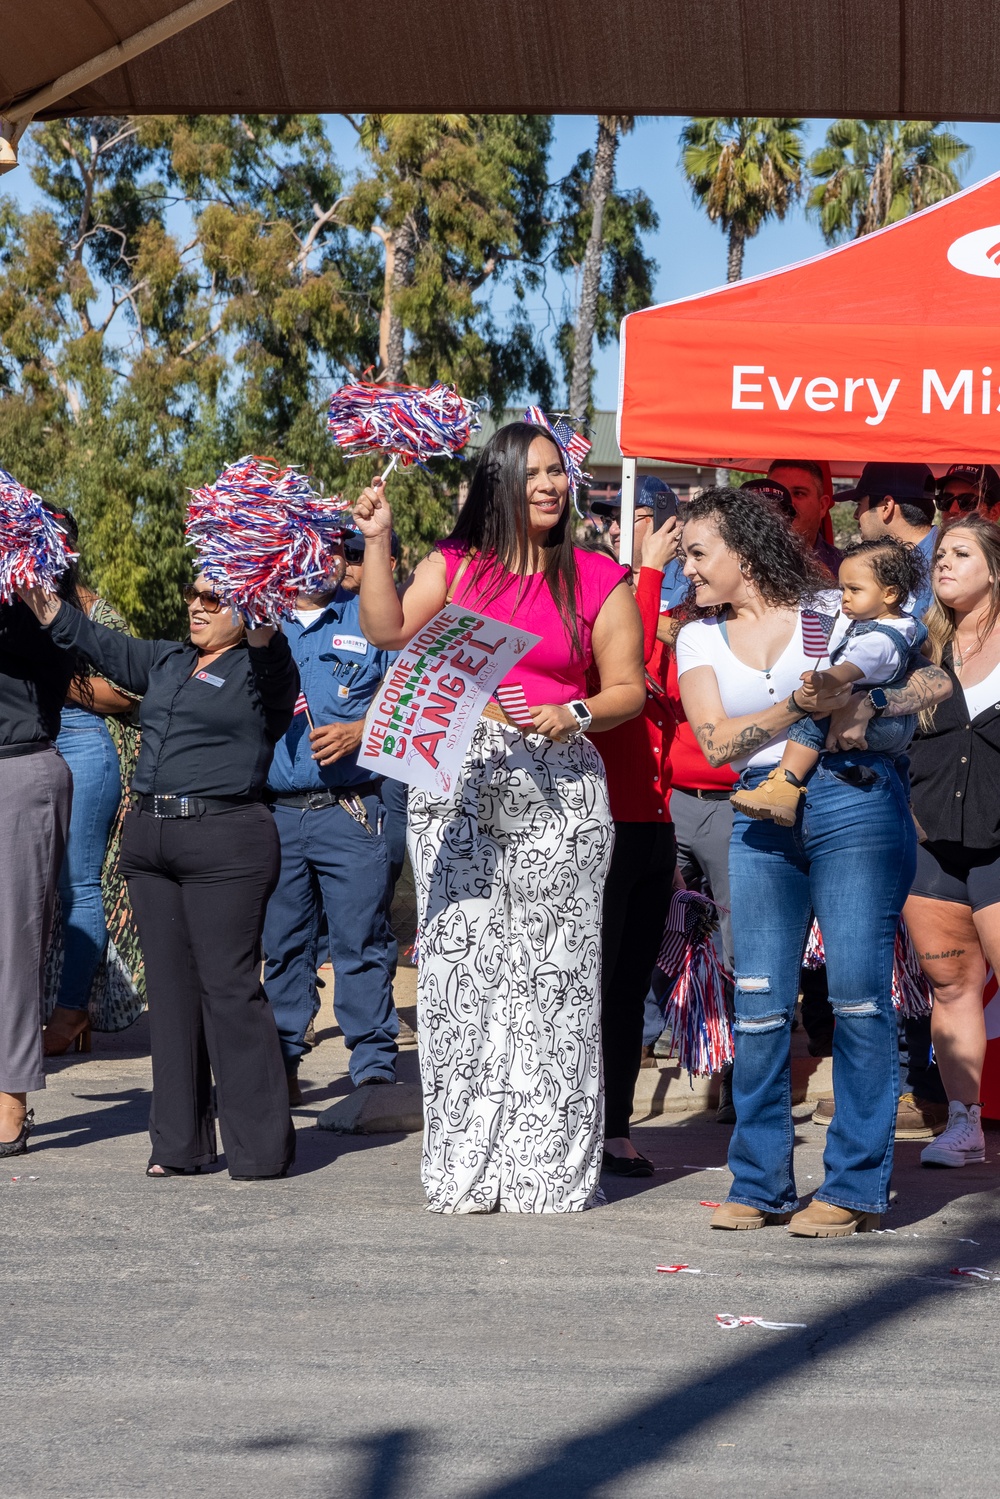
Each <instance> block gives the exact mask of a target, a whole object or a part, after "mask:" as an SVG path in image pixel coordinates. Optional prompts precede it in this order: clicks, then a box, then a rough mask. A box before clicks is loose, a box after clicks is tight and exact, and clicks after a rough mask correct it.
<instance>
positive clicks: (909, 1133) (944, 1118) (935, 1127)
mask: <svg viewBox="0 0 1000 1499" xmlns="http://www.w3.org/2000/svg"><path fill="white" fill-rule="evenodd" d="M947 1124H948V1105H947V1104H946V1103H931V1101H930V1099H927V1098H918V1097H917V1096H916V1094H915V1093H901V1094H900V1095H899V1108H898V1109H897V1110H896V1139H897V1140H933V1139H934V1136H935V1135H939V1134H941V1132H942V1130H944V1129H945V1128H946V1127H947Z"/></svg>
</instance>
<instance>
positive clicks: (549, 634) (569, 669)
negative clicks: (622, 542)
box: [438, 541, 629, 708]
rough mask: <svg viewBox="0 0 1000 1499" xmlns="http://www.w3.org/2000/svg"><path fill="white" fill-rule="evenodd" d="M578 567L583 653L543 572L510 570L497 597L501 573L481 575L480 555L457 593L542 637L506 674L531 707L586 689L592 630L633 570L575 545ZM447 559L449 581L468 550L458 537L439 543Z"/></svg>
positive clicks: (471, 604) (568, 699)
mask: <svg viewBox="0 0 1000 1499" xmlns="http://www.w3.org/2000/svg"><path fill="white" fill-rule="evenodd" d="M573 550H574V556H575V558H576V572H577V621H578V629H579V632H580V647H581V652H582V654H581V655H579V656H577V655H574V653H573V648H572V641H571V639H570V635H569V631H568V630H567V629H566V626H565V625H564V624H563V621H562V619H561V618H560V615H559V610H558V609H557V608H556V605H555V600H554V599H553V597H552V595H551V593H550V592H549V586H548V584H547V583H546V581H545V579H544V577H543V576H542V574H541V573H536V574H535V575H534V576H533V577H530V578H524V579H521V578H517V577H515V576H514V574H513V573H507V574H505V575H504V576H505V579H506V581H505V582H504V584H503V587H502V588H501V589H500V591H499V593H497V595H496V597H495V598H490V594H491V592H492V591H493V589H494V588H495V587H496V581H497V580H496V574H495V573H494V574H489V575H488V576H487V577H486V578H485V579H484V578H477V577H476V575H475V574H476V559H473V561H472V562H470V563H469V566H468V567H467V568H466V570H465V572H464V573H463V574H462V577H461V579H460V580H459V584H458V588H457V590H456V592H455V595H454V601H455V603H457V604H467V605H468V607H469V608H470V609H475V610H476V612H477V613H478V614H486V615H488V616H489V617H490V619H499V620H501V621H503V623H504V624H512V625H519V626H520V628H521V629H522V630H530V631H531V632H532V634H534V635H540V636H541V637H542V638H541V639H540V640H539V642H538V644H537V645H535V646H532V648H531V650H530V651H526V652H525V654H524V655H523V656H522V657H521V659H520V661H519V662H518V663H517V665H516V666H515V667H514V668H513V670H512V671H510V672H508V674H507V676H506V677H505V678H504V683H505V684H512V685H513V684H517V685H519V686H521V687H523V688H524V695H525V697H526V698H527V700H528V705H529V707H532V708H537V707H540V706H541V705H542V704H543V703H568V702H571V701H572V700H573V699H574V698H578V697H584V696H585V695H586V677H587V670H588V668H589V667H590V666H591V665H592V664H593V659H594V657H593V652H592V650H591V644H590V639H591V634H592V631H593V628H594V621H595V620H596V619H597V616H598V615H599V614H600V612H601V609H602V607H603V605H604V602H605V600H606V599H607V597H608V595H609V594H610V593H611V592H612V590H613V589H614V588H616V587H617V586H618V584H619V583H620V582H621V581H622V579H623V578H626V577H628V573H629V570H628V568H627V567H622V566H620V565H619V563H617V562H615V561H614V560H613V558H611V557H606V556H605V555H604V554H603V552H585V551H583V550H581V548H580V547H575V548H574V549H573ZM438 551H439V552H440V553H441V555H442V557H443V558H444V561H445V571H446V575H447V578H448V587H449V589H450V588H451V581H452V579H453V578H454V576H455V574H456V572H457V571H458V566H459V563H460V562H461V560H462V558H463V557H464V556H465V548H464V546H462V545H461V543H459V542H453V541H443V542H441V543H440V545H439V546H438Z"/></svg>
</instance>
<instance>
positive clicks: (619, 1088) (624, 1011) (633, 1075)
mask: <svg viewBox="0 0 1000 1499" xmlns="http://www.w3.org/2000/svg"><path fill="white" fill-rule="evenodd" d="M676 863H677V845H676V842H675V839H674V828H673V824H672V823H669V822H668V823H665V824H664V823H659V822H616V823H615V847H614V852H613V854H612V855H611V867H610V869H609V870H608V878H607V882H606V883H605V886H604V925H603V935H602V954H601V965H602V966H601V1044H602V1047H603V1051H604V1115H605V1120H604V1134H605V1137H606V1138H607V1139H609V1140H616V1139H628V1131H629V1119H630V1118H631V1115H632V1103H633V1097H634V1094H635V1084H636V1079H637V1078H638V1076H639V1068H640V1065H641V1063H642V1027H643V1015H644V1008H645V1001H646V994H647V992H648V990H649V980H650V977H651V975H652V972H653V964H654V963H655V962H656V957H657V954H658V952H659V951H660V943H661V942H662V941H663V927H664V923H665V922H666V919H667V911H668V910H669V908H670V897H671V894H672V892H673V879H674V868H675V865H676Z"/></svg>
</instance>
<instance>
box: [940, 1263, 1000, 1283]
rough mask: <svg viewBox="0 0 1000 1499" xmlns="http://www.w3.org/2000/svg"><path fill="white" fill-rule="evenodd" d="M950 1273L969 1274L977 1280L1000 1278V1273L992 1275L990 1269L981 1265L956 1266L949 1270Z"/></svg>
mask: <svg viewBox="0 0 1000 1499" xmlns="http://www.w3.org/2000/svg"><path fill="white" fill-rule="evenodd" d="M948 1273H949V1274H950V1275H968V1276H970V1277H973V1278H974V1279H976V1280H1000V1275H991V1274H990V1272H989V1271H988V1270H983V1269H982V1267H981V1266H979V1265H961V1266H956V1267H955V1269H954V1270H951V1271H949V1272H948Z"/></svg>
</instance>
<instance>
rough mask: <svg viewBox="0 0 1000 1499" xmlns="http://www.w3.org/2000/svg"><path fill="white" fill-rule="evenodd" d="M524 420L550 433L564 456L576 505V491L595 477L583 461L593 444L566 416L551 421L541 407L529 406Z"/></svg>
mask: <svg viewBox="0 0 1000 1499" xmlns="http://www.w3.org/2000/svg"><path fill="white" fill-rule="evenodd" d="M524 420H525V421H526V422H530V423H531V425H532V426H533V427H541V428H542V430H543V431H544V432H548V434H549V436H550V437H551V438H552V441H553V442H554V443H555V445H556V447H557V448H558V449H559V451H560V453H561V454H562V461H563V467H564V468H565V470H566V477H567V479H568V480H569V493H570V499H571V500H572V501H573V503H574V504H575V503H576V491H577V489H578V488H579V486H580V485H581V484H587V483H589V482H590V480H591V479H592V477H593V475H592V474H588V473H586V472H585V470H584V467H583V461H584V459H585V458H586V456H587V454H588V453H589V452H590V449H591V447H592V446H593V444H592V443H591V442H590V440H589V438H586V437H584V435H583V433H582V432H578V431H577V430H576V428H575V427H574V426H573V425H572V424H571V423H570V422H569V421H568V420H567V418H566V417H564V416H557V417H556V419H555V421H554V422H553V421H551V420H550V419H549V417H547V416H546V414H545V412H544V411H543V410H542V408H541V406H529V407H527V409H526V410H525V413H524Z"/></svg>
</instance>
